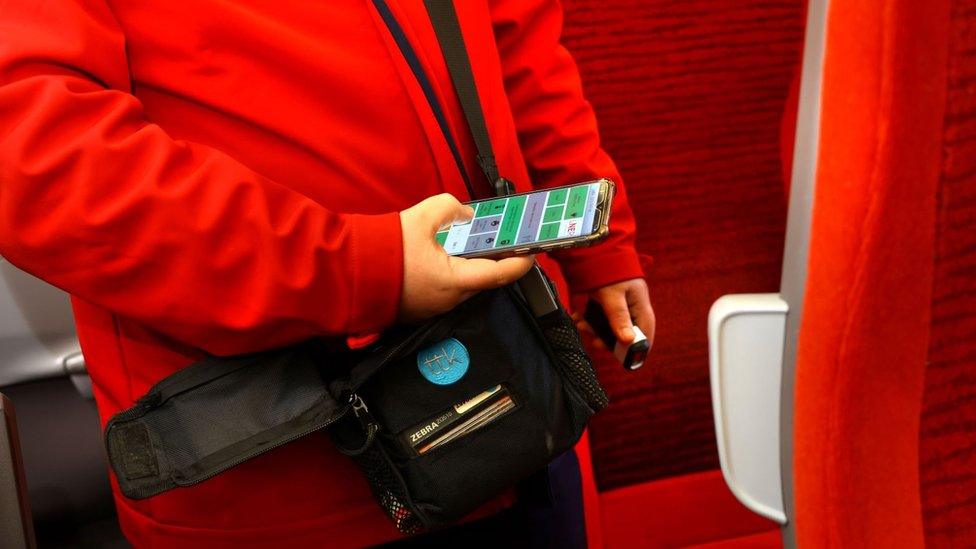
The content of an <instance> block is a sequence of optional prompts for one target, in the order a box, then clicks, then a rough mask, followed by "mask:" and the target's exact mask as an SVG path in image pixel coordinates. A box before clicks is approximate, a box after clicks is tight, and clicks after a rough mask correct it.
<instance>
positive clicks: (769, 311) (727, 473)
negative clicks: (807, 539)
mask: <svg viewBox="0 0 976 549" xmlns="http://www.w3.org/2000/svg"><path fill="white" fill-rule="evenodd" d="M788 310H789V307H788V306H787V304H786V302H785V301H783V300H782V299H781V298H780V297H779V295H778V294H739V295H726V296H722V297H721V298H719V299H718V300H717V301H716V302H715V303H714V304H713V305H712V309H711V311H709V314H708V348H709V368H710V375H711V385H712V409H713V411H714V414H715V436H716V439H717V442H718V455H719V462H720V464H721V466H722V476H724V477H725V482H726V484H728V486H729V489H730V490H731V491H732V493H733V495H735V497H736V498H737V499H738V500H739V501H740V502H742V504H743V505H745V506H746V507H748V508H749V509H751V510H752V511H754V512H756V513H758V514H760V515H762V516H764V517H767V518H769V519H772V520H774V521H776V522H778V523H780V524H785V523H786V514H785V512H784V509H783V491H782V479H781V467H780V443H779V442H780V423H779V418H780V381H781V374H782V363H783V342H784V336H785V327H786V313H787V312H788Z"/></svg>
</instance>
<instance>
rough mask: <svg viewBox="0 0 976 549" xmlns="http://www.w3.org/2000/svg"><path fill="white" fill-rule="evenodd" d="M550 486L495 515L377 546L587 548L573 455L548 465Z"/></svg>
mask: <svg viewBox="0 0 976 549" xmlns="http://www.w3.org/2000/svg"><path fill="white" fill-rule="evenodd" d="M549 486H550V488H551V493H552V497H551V498H539V497H537V496H538V494H535V495H529V496H527V497H519V500H518V502H517V503H516V504H515V505H513V506H512V507H511V508H509V509H506V510H504V511H502V512H500V513H498V514H497V515H493V516H490V517H485V518H483V519H479V520H476V521H472V522H469V523H465V524H460V525H457V526H451V527H449V528H444V529H442V530H435V531H433V532H428V533H426V534H421V535H418V536H413V537H410V538H407V539H403V540H399V541H395V542H392V543H388V544H384V545H382V546H381V547H383V548H384V549H420V548H424V549H426V548H430V547H434V548H437V547H445V548H447V547H450V548H452V549H471V548H480V547H497V548H502V549H513V548H521V547H532V548H535V547H546V548H548V547H552V548H559V549H563V548H566V549H583V548H585V547H586V525H585V523H584V521H583V485H582V480H581V478H580V470H579V460H577V459H576V453H575V452H574V451H572V450H570V451H569V452H566V453H565V454H563V455H561V456H559V457H557V458H556V459H554V460H553V461H552V463H550V464H549Z"/></svg>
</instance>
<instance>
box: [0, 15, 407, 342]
mask: <svg viewBox="0 0 976 549" xmlns="http://www.w3.org/2000/svg"><path fill="white" fill-rule="evenodd" d="M2 12H3V14H2V18H0V37H2V38H0V253H2V254H3V256H4V257H6V258H7V259H8V260H9V261H10V262H12V263H13V264H15V265H17V266H19V267H21V268H23V269H24V270H26V271H28V272H30V273H33V274H34V275H36V276H38V277H40V278H42V279H44V280H46V281H48V282H50V283H52V284H54V285H55V286H59V287H60V288H62V289H64V290H66V291H68V292H69V293H71V294H74V295H75V296H77V297H79V298H81V299H84V300H86V301H89V302H91V303H94V304H96V305H99V306H102V307H105V308H107V309H109V310H111V311H113V312H115V313H116V314H119V315H122V316H125V317H129V318H132V319H135V320H137V321H140V322H143V323H145V324H146V325H148V326H150V327H152V328H154V329H156V330H158V331H160V332H162V333H164V334H167V335H169V336H171V337H174V338H176V339H178V340H180V341H183V342H185V343H188V344H191V345H193V346H196V347H199V348H201V349H203V350H205V351H209V352H212V353H216V354H229V353H241V352H247V351H253V350H258V349H263V348H270V347H274V346H278V345H281V344H284V343H288V342H293V341H298V340H302V339H306V338H309V337H313V336H317V335H330V334H334V335H339V334H347V333H359V332H369V331H374V330H377V329H379V328H381V327H383V326H384V325H387V324H389V323H391V322H392V321H393V319H394V317H395V315H396V310H397V306H398V303H399V293H400V281H401V279H402V275H401V272H402V248H401V245H400V223H399V217H398V215H397V214H396V213H391V214H387V215H378V216H364V215H342V214H337V213H333V212H330V211H327V210H326V209H324V208H323V207H322V206H321V205H319V204H318V203H316V202H314V201H312V200H310V199H308V198H306V197H305V196H303V195H301V194H298V193H296V192H294V191H292V190H289V189H288V188H286V187H283V186H281V185H278V184H276V183H275V182H274V181H270V180H268V179H266V178H264V177H261V176H260V175H258V174H257V173H255V172H253V171H252V170H250V169H248V168H247V167H246V166H244V165H243V164H241V163H239V162H237V161H235V160H234V159H233V158H230V157H229V156H227V155H225V154H222V153H221V152H220V151H217V150H214V149H212V148H209V147H206V146H202V145H199V144H194V143H188V142H184V141H178V140H173V139H171V138H169V137H168V136H167V135H166V133H165V132H164V131H163V130H162V129H161V128H160V127H159V126H157V125H154V124H152V123H150V122H148V121H147V120H145V119H144V117H143V115H142V109H141V105H140V103H139V101H138V100H137V99H136V98H135V97H134V96H133V95H131V94H129V93H127V90H128V89H129V74H128V72H127V70H128V69H127V62H126V58H125V46H124V37H123V35H122V33H121V30H120V29H119V27H118V25H117V23H116V21H115V20H114V18H113V16H112V14H111V12H110V10H109V9H108V8H107V7H106V6H105V5H104V3H102V2H101V0H98V1H95V0H44V1H43V2H38V1H37V0H12V1H8V2H4V3H3V9H2ZM323 184H328V183H327V182H323Z"/></svg>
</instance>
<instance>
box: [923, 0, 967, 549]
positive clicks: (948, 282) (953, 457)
mask: <svg viewBox="0 0 976 549" xmlns="http://www.w3.org/2000/svg"><path fill="white" fill-rule="evenodd" d="M951 10H952V11H951V13H950V17H951V22H950V29H949V30H950V32H949V63H948V75H947V83H946V84H947V90H946V113H945V121H944V124H943V134H942V176H941V178H940V179H939V192H938V209H937V213H936V239H937V240H936V254H935V280H934V282H933V293H932V327H931V330H930V337H929V348H928V367H927V368H926V369H925V396H924V399H923V401H922V424H921V434H920V440H919V454H920V455H919V459H920V463H919V466H920V469H921V470H920V476H921V492H922V494H921V495H922V516H923V520H924V526H925V544H926V546H927V547H929V548H943V547H944V548H955V547H974V546H976V375H974V372H976V337H974V336H976V99H974V95H973V87H972V82H973V79H974V78H976V49H974V47H973V46H974V44H976V42H974V38H976V1H974V0H954V1H953V2H952V8H951Z"/></svg>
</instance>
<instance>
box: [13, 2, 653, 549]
mask: <svg viewBox="0 0 976 549" xmlns="http://www.w3.org/2000/svg"><path fill="white" fill-rule="evenodd" d="M389 4H390V8H391V10H392V11H393V13H394V15H395V17H396V18H397V20H398V21H399V22H400V24H401V25H402V27H403V28H404V31H405V33H406V34H407V37H408V39H409V40H410V42H411V43H412V45H413V46H414V48H415V49H416V50H417V52H418V56H419V58H420V61H421V63H422V64H423V65H424V68H425V69H426V71H427V73H428V74H429V75H430V76H431V79H432V81H433V85H434V88H435V91H436V93H437V95H438V96H439V98H440V102H441V103H442V104H443V105H444V107H445V110H446V115H447V118H448V120H449V125H450V127H451V130H452V131H453V133H454V134H455V138H456V139H457V140H458V141H459V143H460V146H461V149H462V152H463V154H464V156H465V158H466V159H467V160H468V166H467V167H468V171H469V172H470V173H471V174H472V176H473V179H474V180H475V181H476V182H479V181H482V179H481V178H479V177H478V175H477V174H478V172H477V170H476V168H475V166H474V162H473V158H474V154H475V152H474V147H473V145H472V143H471V138H470V136H469V135H468V134H467V132H466V131H464V126H465V123H464V119H463V116H462V115H461V110H460V106H459V104H458V101H457V99H456V96H455V95H454V94H453V92H452V86H451V83H450V79H449V76H448V74H447V72H446V68H445V65H444V62H443V57H442V56H441V54H440V49H439V46H438V44H437V42H436V38H435V36H434V34H433V30H432V28H431V26H430V23H429V20H428V18H427V16H426V12H425V10H424V8H423V3H422V2H420V1H419V0H409V1H408V0H389ZM457 5H458V9H459V19H460V22H461V26H462V29H463V33H464V35H465V39H466V41H467V43H468V44H469V46H470V47H469V50H470V55H471V60H472V65H473V68H474V75H475V80H476V82H477V85H478V88H479V93H480V96H481V98H482V101H483V103H484V108H485V111H486V115H487V119H488V126H489V131H490V133H491V137H492V141H493V145H494V148H495V151H496V154H497V157H498V158H497V160H498V163H499V166H500V169H501V173H502V174H503V175H505V176H507V177H508V178H510V179H511V180H513V181H515V182H516V184H517V185H518V186H519V188H520V189H521V190H526V189H529V188H532V187H543V186H552V185H560V184H569V183H575V182H579V181H583V180H588V179H593V178H595V177H599V176H609V177H612V178H614V179H615V180H617V183H618V184H619V185H620V187H619V190H620V192H619V193H618V195H617V199H616V200H615V209H614V212H613V216H612V219H613V221H612V230H611V236H610V237H609V239H608V241H607V242H606V243H604V244H602V245H601V246H599V247H594V248H590V249H585V250H576V251H572V252H568V253H565V254H562V255H560V257H559V259H560V261H561V263H562V265H563V266H564V267H565V272H566V274H567V277H568V278H569V279H570V280H571V281H572V282H573V283H574V284H575V287H576V289H577V290H586V289H590V288H594V287H598V286H602V285H604V284H607V283H611V282H616V281H619V280H623V279H628V278H634V277H639V276H642V274H643V273H642V271H641V268H640V265H639V261H638V258H637V255H636V253H635V251H634V249H633V239H634V219H633V216H632V214H631V212H630V210H629V208H628V201H627V194H626V192H625V191H624V187H623V184H622V181H621V178H620V175H619V173H618V171H617V169H616V168H615V167H614V165H613V163H612V162H611V160H610V159H609V157H608V156H607V155H606V153H604V152H603V150H602V149H601V148H600V144H599V136H598V134H597V129H596V122H595V119H594V117H593V112H592V110H591V108H590V106H589V104H588V103H587V102H586V101H585V100H584V98H583V96H582V93H581V85H580V80H579V76H578V74H577V72H576V68H575V65H574V63H573V60H572V58H571V57H570V56H569V54H568V53H567V52H566V50H565V49H563V48H562V47H561V46H560V44H559V35H560V28H561V22H562V18H561V14H560V11H559V7H558V5H557V4H555V3H552V2H544V1H541V0H539V1H531V2H530V1H525V0H496V1H492V2H458V3H457ZM2 11H3V22H2V23H0V29H2V32H0V35H2V36H3V39H2V41H0V253H3V255H4V256H5V257H6V258H7V259H9V260H10V261H11V262H12V263H14V264H15V265H17V266H19V267H21V268H23V269H25V270H26V271H28V272H31V273H33V274H35V275H37V276H38V277H40V278H42V279H44V280H47V281H48V282H51V283H53V284H54V285H56V286H59V287H61V288H62V289H64V290H66V291H68V292H69V293H71V294H72V295H73V296H74V300H73V303H74V307H75V314H76V323H77V326H78V333H79V337H80V340H81V344H82V348H83V350H84V353H85V358H86V362H87V364H88V367H89V371H90V373H91V376H92V379H93V382H94V387H95V395H96V399H97V401H98V405H99V410H100V413H101V417H102V419H103V421H104V420H107V419H108V418H109V417H110V416H111V415H112V414H114V413H115V412H117V411H118V410H120V409H122V408H126V407H128V406H130V405H131V404H132V403H133V401H134V400H135V399H136V398H138V397H139V396H141V395H142V394H144V393H145V391H146V390H147V389H148V388H149V387H150V386H151V385H152V384H154V383H155V382H157V381H159V380H160V379H162V378H163V377H165V376H166V375H168V374H170V373H172V372H174V371H176V370H177V369H179V368H181V367H183V366H185V365H186V364H188V363H190V362H192V361H194V360H195V359H197V358H199V357H200V356H201V355H202V354H203V353H204V352H209V353H216V354H236V353H243V352H248V351H254V350H258V349H264V348H270V347H274V346H277V345H281V344H286V343H290V342H294V341H298V340H302V339H305V338H309V337H315V336H323V335H343V336H344V335H350V334H352V335H356V334H359V333H364V332H366V333H368V332H374V331H377V330H380V329H382V328H384V327H386V326H388V325H389V324H390V323H391V322H392V321H393V319H394V317H395V314H396V310H397V304H398V301H399V295H400V272H401V268H402V257H401V256H402V250H401V246H400V241H401V237H400V225H399V218H398V215H397V214H396V213H389V212H396V211H398V210H400V209H402V208H404V207H407V206H409V205H411V204H413V203H415V202H417V201H419V200H420V199H422V198H425V197H427V196H430V195H433V194H436V193H439V192H450V193H453V194H455V195H456V196H457V197H459V198H465V194H466V193H465V190H464V186H463V183H462V179H461V177H460V175H459V173H458V169H457V167H456V166H455V164H454V162H453V160H452V157H451V155H450V152H449V149H448V146H447V144H446V141H445V139H444V138H443V136H442V134H441V131H440V129H439V128H438V126H437V123H436V121H435V119H434V117H433V115H432V113H431V111H430V108H429V107H428V105H427V102H426V100H425V99H424V97H423V95H422V92H421V89H420V87H419V85H418V84H417V82H416V81H415V79H414V77H413V75H412V74H411V71H410V69H409V67H408V66H407V64H406V62H405V60H404V59H403V57H402V55H401V54H400V52H399V50H398V49H397V47H396V45H395V44H394V42H393V40H392V38H391V37H390V35H389V32H388V31H387V30H386V28H385V26H384V25H383V23H382V21H381V20H380V18H379V16H378V14H377V13H376V12H375V10H374V8H373V7H372V4H371V3H370V2H363V1H358V0H357V1H351V0H347V1H342V2H319V3H309V2H300V1H289V0H284V1H278V2H273V3H267V2H258V1H240V2H225V1H223V0H206V1H200V2H182V3H181V2H155V3H146V2H138V3H121V2H111V3H110V2H107V1H106V0H49V1H45V2H43V3H37V2H35V1H33V0H15V1H12V2H5V3H4V7H3V10H2ZM542 261H543V263H544V265H545V266H547V267H548V268H550V270H551V272H552V273H553V274H554V275H555V276H556V277H557V278H559V281H560V284H561V285H562V286H563V290H564V292H563V294H564V295H565V284H564V283H563V281H562V279H561V277H559V272H558V269H557V268H556V266H555V265H554V264H553V263H552V261H551V260H549V259H548V258H542ZM117 501H118V506H119V512H120V515H121V520H122V523H123V526H124V529H125V532H126V534H127V535H128V536H129V537H130V539H132V541H133V542H134V543H135V544H136V545H139V546H152V545H161V546H181V547H187V546H190V545H194V544H197V545H205V546H208V547H215V546H220V545H234V546H237V547H241V546H246V545H267V544H270V543H276V544H285V545H291V546H303V545H311V546H323V545H328V546H330V547H340V546H361V545H365V544H370V543H377V542H380V541H383V540H387V539H391V538H394V537H396V533H395V532H394V530H393V528H392V527H391V526H390V525H389V523H388V522H387V520H386V519H385V518H384V517H383V515H382V514H381V512H380V510H379V508H378V507H377V506H376V505H375V504H374V503H373V501H372V498H371V497H370V495H369V493H368V490H367V487H366V485H365V483H364V481H363V480H362V479H361V476H360V474H359V473H358V472H357V471H356V470H354V468H353V466H352V465H351V463H350V462H349V461H348V460H347V459H346V458H344V457H342V456H340V455H339V454H338V453H337V452H335V451H334V450H333V449H332V447H331V446H330V444H329V443H328V441H327V440H325V438H324V437H322V436H312V437H308V438H306V439H304V440H302V441H300V442H297V443H295V444H291V445H288V446H286V447H283V448H281V449H279V450H276V451H274V452H272V453H270V454H267V455H265V456H263V457H260V458H258V459H255V460H253V461H251V462H248V463H246V464H244V465H241V466H240V467H237V468H235V469H233V470H231V471H228V472H226V473H224V474H222V475H219V476H218V477H216V478H214V479H212V480H209V481H207V482H204V483H202V484H200V485H197V486H194V487H190V488H185V489H179V490H174V491H171V492H168V493H166V494H163V495H160V496H157V497H154V498H150V499H148V500H142V501H129V500H126V499H124V498H122V497H118V498H117Z"/></svg>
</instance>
